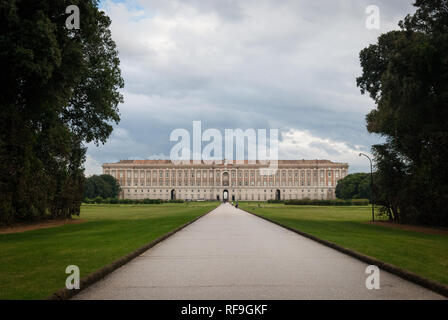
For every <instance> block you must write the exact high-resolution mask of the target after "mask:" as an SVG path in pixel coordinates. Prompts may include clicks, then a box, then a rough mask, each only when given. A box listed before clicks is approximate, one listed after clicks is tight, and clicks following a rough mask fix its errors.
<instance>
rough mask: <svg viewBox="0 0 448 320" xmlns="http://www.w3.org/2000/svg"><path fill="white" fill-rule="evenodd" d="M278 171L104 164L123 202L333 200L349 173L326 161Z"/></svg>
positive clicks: (284, 165)
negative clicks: (336, 190)
mask: <svg viewBox="0 0 448 320" xmlns="http://www.w3.org/2000/svg"><path fill="white" fill-rule="evenodd" d="M277 166H278V169H277V170H276V171H275V173H273V174H269V175H266V174H264V172H263V169H266V168H267V167H268V165H267V164H261V163H260V162H258V161H257V162H255V163H253V162H248V161H247V160H245V161H241V162H237V161H230V162H224V163H222V164H216V163H213V164H207V163H204V162H200V161H199V163H196V162H193V161H190V162H187V163H185V162H184V163H182V164H174V163H172V162H171V160H121V161H119V162H117V163H105V164H103V173H104V174H110V175H112V176H113V177H115V178H116V179H117V180H118V181H119V183H120V185H121V189H122V191H121V194H120V198H124V199H145V198H150V199H164V200H169V199H184V200H219V201H227V200H230V201H238V200H247V201H265V200H269V199H281V200H289V199H304V198H308V199H333V198H335V187H336V184H337V181H338V180H339V179H342V178H344V177H345V176H346V175H347V171H348V164H346V163H335V162H332V161H329V160H279V161H278V165H277Z"/></svg>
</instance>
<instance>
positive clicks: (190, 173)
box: [104, 170, 345, 179]
mask: <svg viewBox="0 0 448 320" xmlns="http://www.w3.org/2000/svg"><path fill="white" fill-rule="evenodd" d="M176 171H177V177H179V178H182V177H191V178H195V177H196V178H207V177H208V178H213V177H214V171H213V170H196V171H195V170H126V177H127V178H128V179H130V178H132V176H133V177H134V179H138V178H139V175H140V178H145V174H146V178H151V176H152V177H153V178H156V177H159V178H163V177H165V178H170V177H171V178H175V177H176ZM312 171H313V172H312ZM325 171H327V175H328V177H332V171H331V170H319V172H320V178H324V176H325ZM117 172H118V175H117ZM104 173H105V174H110V175H112V176H114V177H115V178H124V170H105V172H104ZM132 173H133V175H132ZM223 173H224V171H223ZM230 173H231V176H232V178H235V177H236V176H238V177H239V178H242V177H243V176H244V177H245V178H248V177H249V175H250V177H252V178H253V177H254V176H255V173H256V176H257V177H259V176H262V175H260V171H259V170H230ZM311 173H313V177H315V178H316V177H317V170H277V172H276V174H275V176H276V177H280V174H281V176H282V177H286V176H288V177H293V176H294V177H296V178H297V177H299V176H300V177H301V178H304V177H305V175H306V177H308V178H310V177H311ZM220 175H221V172H220V170H216V177H220ZM334 175H335V178H339V177H341V178H343V177H344V176H345V170H341V172H340V170H334Z"/></svg>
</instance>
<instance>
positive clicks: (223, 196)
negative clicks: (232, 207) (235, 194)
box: [222, 190, 229, 202]
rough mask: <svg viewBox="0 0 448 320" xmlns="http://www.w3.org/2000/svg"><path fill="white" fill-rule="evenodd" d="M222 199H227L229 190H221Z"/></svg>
mask: <svg viewBox="0 0 448 320" xmlns="http://www.w3.org/2000/svg"><path fill="white" fill-rule="evenodd" d="M222 201H223V202H227V201H229V191H228V190H224V191H223V192H222Z"/></svg>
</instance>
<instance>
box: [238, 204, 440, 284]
mask: <svg viewBox="0 0 448 320" xmlns="http://www.w3.org/2000/svg"><path fill="white" fill-rule="evenodd" d="M240 207H241V208H242V209H244V210H247V211H250V212H253V213H255V214H257V215H260V216H263V217H266V218H269V219H272V220H275V221H276V222H279V223H281V224H283V225H286V226H288V227H292V228H294V229H296V230H300V231H302V232H305V233H308V234H311V235H314V236H316V237H318V238H321V239H324V240H327V241H330V242H333V243H335V244H338V245H340V246H343V247H346V248H350V249H353V250H355V251H357V252H360V253H363V254H365V255H368V256H371V257H375V258H377V259H379V260H381V261H384V262H388V263H390V264H393V265H396V266H398V267H401V268H403V269H406V270H409V271H411V272H414V273H416V274H419V275H421V276H424V277H426V278H428V279H431V280H434V281H437V282H439V283H443V284H445V285H448V235H435V234H426V233H422V232H414V231H405V230H400V229H396V228H391V227H387V226H386V227H385V226H379V225H371V224H366V223H365V222H367V221H370V219H371V207H367V206H362V207H358V206H352V207H337V206H331V207H330V206H328V207H323V206H294V205H283V204H265V203H262V204H261V205H260V208H259V207H258V204H257V203H247V202H246V203H240Z"/></svg>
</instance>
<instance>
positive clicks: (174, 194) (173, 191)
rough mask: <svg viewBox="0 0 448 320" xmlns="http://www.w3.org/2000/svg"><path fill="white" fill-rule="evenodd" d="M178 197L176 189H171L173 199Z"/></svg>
mask: <svg viewBox="0 0 448 320" xmlns="http://www.w3.org/2000/svg"><path fill="white" fill-rule="evenodd" d="M175 199H176V190H174V189H173V190H171V200H175Z"/></svg>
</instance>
